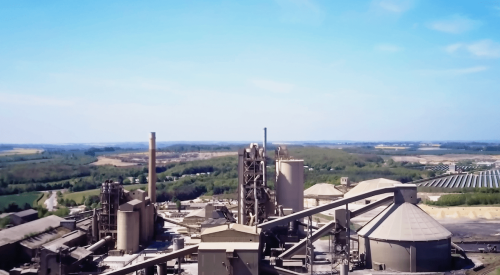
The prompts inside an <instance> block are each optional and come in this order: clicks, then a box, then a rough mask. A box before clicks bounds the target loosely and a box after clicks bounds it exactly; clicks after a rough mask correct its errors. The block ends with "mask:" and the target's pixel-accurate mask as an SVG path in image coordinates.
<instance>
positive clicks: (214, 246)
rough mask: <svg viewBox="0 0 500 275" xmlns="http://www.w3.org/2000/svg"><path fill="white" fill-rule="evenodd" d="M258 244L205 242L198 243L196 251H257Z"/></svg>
mask: <svg viewBox="0 0 500 275" xmlns="http://www.w3.org/2000/svg"><path fill="white" fill-rule="evenodd" d="M258 249H259V243H258V242H221V243H218V242H214V243H212V242H206V243H203V242H202V243H200V246H198V250H258Z"/></svg>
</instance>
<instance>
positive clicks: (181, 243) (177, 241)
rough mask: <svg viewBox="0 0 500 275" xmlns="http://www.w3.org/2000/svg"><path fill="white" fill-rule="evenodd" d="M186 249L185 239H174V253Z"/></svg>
mask: <svg viewBox="0 0 500 275" xmlns="http://www.w3.org/2000/svg"><path fill="white" fill-rule="evenodd" d="M183 248H184V238H175V239H174V251H177V250H179V249H183Z"/></svg>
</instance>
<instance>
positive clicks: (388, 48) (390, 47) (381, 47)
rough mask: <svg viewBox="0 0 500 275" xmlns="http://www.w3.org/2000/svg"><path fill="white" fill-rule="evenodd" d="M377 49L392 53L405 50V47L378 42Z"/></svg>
mask: <svg viewBox="0 0 500 275" xmlns="http://www.w3.org/2000/svg"><path fill="white" fill-rule="evenodd" d="M375 50H377V51H381V52H390V53H395V52H400V51H402V50H403V48H401V47H399V46H396V45H392V44H378V45H376V46H375Z"/></svg>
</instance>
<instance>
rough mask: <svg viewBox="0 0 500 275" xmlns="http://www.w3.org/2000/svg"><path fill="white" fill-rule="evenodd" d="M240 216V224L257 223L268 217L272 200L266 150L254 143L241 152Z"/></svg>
mask: <svg viewBox="0 0 500 275" xmlns="http://www.w3.org/2000/svg"><path fill="white" fill-rule="evenodd" d="M238 169H239V170H240V171H239V172H240V173H239V175H240V176H239V185H238V189H239V192H238V197H239V198H238V199H239V202H240V206H239V208H238V218H239V223H240V224H246V225H256V224H259V223H262V222H263V221H265V220H266V219H267V216H268V210H267V207H266V205H267V203H268V202H269V200H270V196H269V191H268V190H267V182H266V179H265V172H264V170H265V169H266V160H265V151H264V149H263V148H259V146H258V145H257V144H256V143H252V144H251V145H250V147H249V148H246V149H244V150H241V151H240V153H239V168H238Z"/></svg>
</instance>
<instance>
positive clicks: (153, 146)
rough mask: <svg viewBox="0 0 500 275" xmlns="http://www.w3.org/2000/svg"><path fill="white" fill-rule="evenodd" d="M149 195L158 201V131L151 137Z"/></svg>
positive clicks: (152, 133) (153, 201)
mask: <svg viewBox="0 0 500 275" xmlns="http://www.w3.org/2000/svg"><path fill="white" fill-rule="evenodd" d="M148 196H149V198H150V199H151V202H152V203H155V202H156V133H155V132H151V135H150V137H149V171H148Z"/></svg>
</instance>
